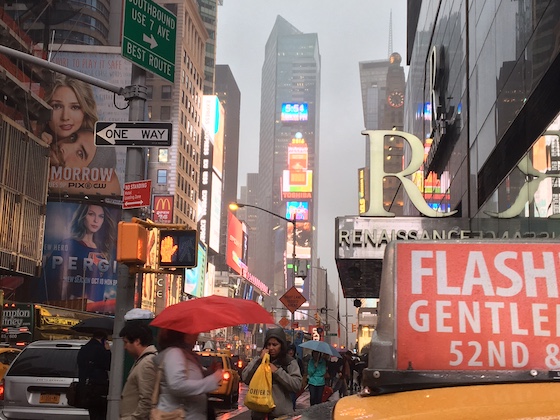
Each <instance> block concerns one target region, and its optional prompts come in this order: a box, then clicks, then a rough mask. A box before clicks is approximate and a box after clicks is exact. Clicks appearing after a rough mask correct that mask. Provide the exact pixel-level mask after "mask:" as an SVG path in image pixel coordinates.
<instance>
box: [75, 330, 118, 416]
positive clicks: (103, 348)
mask: <svg viewBox="0 0 560 420" xmlns="http://www.w3.org/2000/svg"><path fill="white" fill-rule="evenodd" d="M110 368H111V351H110V347H109V343H108V342H107V333H105V332H103V331H96V332H94V333H93V338H92V339H91V340H89V341H88V342H87V343H86V344H85V345H84V346H83V347H82V348H81V349H80V351H79V352H78V379H79V382H80V385H81V386H82V388H85V389H86V392H87V394H86V395H87V397H88V403H87V408H88V411H89V418H90V419H91V420H105V418H106V417H107V394H108V392H109V373H108V372H109V369H110Z"/></svg>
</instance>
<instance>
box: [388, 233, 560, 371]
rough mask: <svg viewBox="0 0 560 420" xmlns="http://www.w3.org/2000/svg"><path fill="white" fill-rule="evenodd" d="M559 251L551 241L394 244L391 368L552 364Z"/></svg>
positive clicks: (557, 364)
mask: <svg viewBox="0 0 560 420" xmlns="http://www.w3.org/2000/svg"><path fill="white" fill-rule="evenodd" d="M559 255H560V244H557V243H556V244H553V243H542V244H540V243H539V244H537V243H532V244H531V245H527V244H519V243H517V244H516V243H504V242H495V243H484V244H482V243H475V242H472V243H470V242H464V243H456V244H449V243H447V244H426V243H423V244H419V243H417V244H414V243H407V244H405V243H401V244H398V248H397V261H398V265H397V279H396V281H395V285H396V286H395V287H396V296H397V299H396V303H397V310H396V314H397V350H396V354H397V369H399V370H406V369H414V370H451V369H453V370H455V369H456V370H510V369H525V370H527V371H528V370H530V369H537V370H547V371H549V370H558V369H559V368H560V357H559V355H560V343H559V342H558V335H559V331H560V324H559V322H560V317H559V316H558V314H559V309H558V308H559V306H558V293H559V290H558V281H559V279H558V276H559V274H560V259H559ZM418 349H429V351H419V350H418Z"/></svg>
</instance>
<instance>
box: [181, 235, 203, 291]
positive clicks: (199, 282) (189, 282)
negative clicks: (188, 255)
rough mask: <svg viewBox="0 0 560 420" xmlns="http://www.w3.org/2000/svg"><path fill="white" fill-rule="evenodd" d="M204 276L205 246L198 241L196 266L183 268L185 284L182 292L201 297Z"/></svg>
mask: <svg viewBox="0 0 560 420" xmlns="http://www.w3.org/2000/svg"><path fill="white" fill-rule="evenodd" d="M205 277H206V247H205V246H204V244H203V243H201V242H199V243H198V263H197V265H196V267H194V268H189V269H187V270H185V284H184V286H183V292H184V293H187V294H189V295H191V296H196V297H202V296H203V293H204V279H205Z"/></svg>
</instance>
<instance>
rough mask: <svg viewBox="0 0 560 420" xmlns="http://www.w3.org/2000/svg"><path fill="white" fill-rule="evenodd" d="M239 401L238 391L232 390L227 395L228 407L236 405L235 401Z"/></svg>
mask: <svg viewBox="0 0 560 420" xmlns="http://www.w3.org/2000/svg"><path fill="white" fill-rule="evenodd" d="M238 401H239V391H232V392H231V394H230V395H229V405H230V408H235V407H237V402H238Z"/></svg>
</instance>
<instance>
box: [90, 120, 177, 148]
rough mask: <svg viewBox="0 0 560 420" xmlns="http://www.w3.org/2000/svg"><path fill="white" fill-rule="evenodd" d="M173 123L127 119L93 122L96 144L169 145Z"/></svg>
mask: <svg viewBox="0 0 560 420" xmlns="http://www.w3.org/2000/svg"><path fill="white" fill-rule="evenodd" d="M172 131H173V125H172V124H171V123H164V122H149V121H127V122H109V121H97V122H96V123H95V145H96V146H140V147H143V146H171V135H172Z"/></svg>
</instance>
